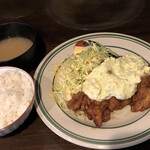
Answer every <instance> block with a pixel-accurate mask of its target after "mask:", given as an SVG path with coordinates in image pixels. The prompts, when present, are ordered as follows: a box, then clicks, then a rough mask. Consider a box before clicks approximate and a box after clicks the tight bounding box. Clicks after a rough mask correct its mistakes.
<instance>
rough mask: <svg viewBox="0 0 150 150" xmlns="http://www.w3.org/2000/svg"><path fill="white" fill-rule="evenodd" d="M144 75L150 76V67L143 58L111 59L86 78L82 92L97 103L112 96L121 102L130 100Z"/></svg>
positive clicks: (125, 57) (123, 57)
mask: <svg viewBox="0 0 150 150" xmlns="http://www.w3.org/2000/svg"><path fill="white" fill-rule="evenodd" d="M144 74H150V67H148V64H147V63H146V62H145V61H144V60H143V59H142V58H141V57H139V56H130V55H126V56H122V57H119V58H117V59H115V58H113V57H110V58H107V59H106V60H105V61H104V62H103V63H102V64H101V65H99V66H97V67H96V68H94V69H93V71H92V72H91V73H90V74H89V75H88V76H87V77H86V81H85V82H84V83H83V87H82V91H83V92H84V93H85V94H87V95H88V96H89V97H90V98H91V99H94V100H97V101H103V100H105V99H109V98H111V97H112V96H115V97H116V98H118V99H121V100H124V99H128V98H130V97H131V96H133V94H134V93H135V92H136V90H137V85H138V83H140V82H141V76H143V75H144Z"/></svg>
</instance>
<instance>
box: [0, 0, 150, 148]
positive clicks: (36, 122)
mask: <svg viewBox="0 0 150 150" xmlns="http://www.w3.org/2000/svg"><path fill="white" fill-rule="evenodd" d="M56 1H57V3H59V2H61V3H60V7H61V5H62V1H63V0H62V1H61V0H60V1H58V0H56ZM78 1H79V0H77V1H76V2H78ZM81 1H82V2H85V1H84V0H81ZM118 1H119V0H118ZM131 1H132V5H133V9H134V6H135V7H137V6H136V4H137V3H138V2H139V1H138V0H131ZM140 1H143V3H142V4H141V5H142V6H141V10H140V12H137V14H136V13H135V14H134V17H132V18H130V19H128V20H126V21H125V22H124V23H120V22H119V21H118V22H117V23H118V25H117V26H114V27H113V26H109V27H107V28H105V27H104V26H103V27H97V28H95V29H89V30H88V29H79V28H75V27H74V25H75V24H74V25H72V27H71V26H70V27H68V26H66V25H63V24H60V23H58V21H56V20H55V19H56V18H55V19H53V18H52V16H50V14H49V13H48V10H47V7H48V8H50V6H51V5H52V3H50V0H43V1H42V0H41V1H40V0H11V1H8V0H0V23H5V22H11V21H16V22H24V23H27V24H29V25H31V26H32V27H33V28H34V29H35V30H36V31H37V32H38V33H39V34H40V36H41V37H42V39H43V41H44V42H45V45H46V50H47V52H46V53H48V52H50V51H51V50H52V49H53V48H55V47H56V46H58V45H59V44H61V43H62V42H65V41H66V40H69V39H70V38H73V37H76V36H79V35H83V34H87V33H93V32H118V33H124V34H128V35H132V36H135V37H138V38H141V39H143V40H145V41H147V42H149V43H150V1H149V0H140ZM73 2H74V1H73ZM96 2H97V1H96ZM105 2H110V1H109V0H107V1H105ZM112 2H113V3H115V2H117V0H112V1H111V3H112ZM126 2H128V3H130V1H129V0H126ZM133 2H134V4H133ZM65 4H66V5H67V3H66V1H65ZM68 5H69V4H68ZM86 5H88V7H89V8H90V5H89V4H86V3H85V4H84V7H86ZM91 5H92V4H91ZM104 5H105V10H107V9H108V10H110V4H107V3H105V4H104ZM125 5H126V4H125V1H124V0H120V2H119V5H118V6H117V8H116V9H118V8H120V7H121V8H122V9H123V8H124V6H125ZM107 6H108V7H107ZM77 10H78V14H77V15H78V16H77V18H78V21H81V23H86V21H88V22H92V20H91V17H89V18H88V14H86V15H85V17H87V18H86V19H85V21H84V22H82V20H83V15H81V16H80V14H83V12H82V11H84V8H83V9H77ZM96 10H97V9H96ZM131 10H132V9H131ZM131 10H130V11H129V12H128V11H126V12H125V13H128V15H130V13H131ZM56 11H59V10H56ZM71 11H72V10H71V9H70V10H68V11H66V14H65V15H69V14H70V13H71ZM120 11H121V9H120ZM86 13H90V12H89V11H87V12H86ZM91 13H93V12H91ZM96 14H97V12H94V13H93V16H94V15H96ZM62 15H63V14H62ZM104 15H107V14H104ZM124 15H127V14H124ZM99 17H101V16H99ZM106 17H108V16H106ZM110 17H111V16H110ZM96 21H97V20H96ZM98 21H99V20H98ZM112 21H114V20H113V19H112ZM75 23H76V22H75ZM109 23H110V24H111V21H109ZM88 25H90V23H88ZM40 61H41V60H39V62H40ZM35 70H36V68H34V69H33V70H32V71H31V72H29V73H30V74H31V75H32V76H33V75H34V72H35ZM149 121H150V120H149ZM54 149H56V150H86V149H88V148H84V147H81V146H77V145H74V144H72V143H70V142H68V141H66V140H64V139H62V138H60V137H59V136H57V135H56V134H55V133H53V132H52V131H51V130H50V129H49V128H48V127H47V126H46V125H45V124H44V123H43V122H42V121H41V119H40V117H39V116H38V114H37V113H36V110H35V108H33V110H32V112H31V113H30V115H29V117H28V119H27V120H26V121H25V122H24V124H23V125H21V126H20V127H19V128H18V129H17V130H16V131H14V132H13V133H11V134H9V135H7V136H5V137H1V138H0V150H54ZM124 149H127V150H148V149H150V140H148V141H146V142H144V143H142V144H138V145H136V146H132V147H130V148H124Z"/></svg>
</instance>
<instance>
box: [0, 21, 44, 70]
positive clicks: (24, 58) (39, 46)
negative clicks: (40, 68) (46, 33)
mask: <svg viewBox="0 0 150 150" xmlns="http://www.w3.org/2000/svg"><path fill="white" fill-rule="evenodd" d="M12 37H24V38H27V39H29V40H31V41H32V42H33V44H32V46H31V47H30V48H29V49H28V50H27V51H26V52H25V53H23V54H21V55H20V56H18V57H15V58H13V59H10V60H7V61H0V66H14V67H19V68H22V69H24V70H26V71H31V70H33V69H34V68H35V67H36V66H37V65H38V64H39V62H40V61H41V60H42V58H43V57H44V55H45V53H46V47H45V44H44V42H43V40H42V39H41V38H40V36H39V35H38V34H37V32H36V31H35V30H34V29H33V28H32V27H31V26H30V25H28V24H25V23H20V22H9V23H4V24H1V25H0V41H2V40H4V39H8V38H12Z"/></svg>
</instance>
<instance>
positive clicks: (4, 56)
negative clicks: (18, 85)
mask: <svg viewBox="0 0 150 150" xmlns="http://www.w3.org/2000/svg"><path fill="white" fill-rule="evenodd" d="M32 44H33V42H32V41H31V40H29V39H27V38H24V37H12V38H8V39H4V40H2V41H0V61H7V60H10V59H13V58H15V57H17V56H20V55H21V54H23V53H25V52H26V51H27V50H28V49H29V48H30V47H31V46H32Z"/></svg>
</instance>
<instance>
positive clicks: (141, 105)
mask: <svg viewBox="0 0 150 150" xmlns="http://www.w3.org/2000/svg"><path fill="white" fill-rule="evenodd" d="M148 108H150V76H143V77H141V82H140V83H139V84H138V86H137V92H136V93H135V94H134V95H133V97H132V102H131V111H132V112H137V111H144V110H146V109H148Z"/></svg>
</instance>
